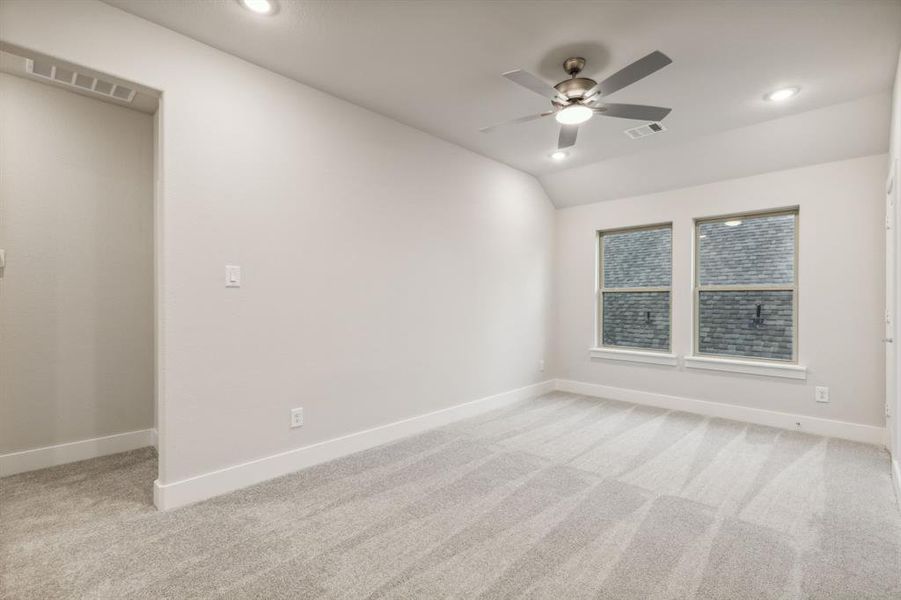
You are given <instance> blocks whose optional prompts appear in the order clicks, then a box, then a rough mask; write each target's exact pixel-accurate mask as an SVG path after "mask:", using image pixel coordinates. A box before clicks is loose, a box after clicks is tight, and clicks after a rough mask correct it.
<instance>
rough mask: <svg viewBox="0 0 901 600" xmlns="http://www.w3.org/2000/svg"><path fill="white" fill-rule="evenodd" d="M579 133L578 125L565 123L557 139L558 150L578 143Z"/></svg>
mask: <svg viewBox="0 0 901 600" xmlns="http://www.w3.org/2000/svg"><path fill="white" fill-rule="evenodd" d="M578 135H579V126H578V125H563V126H562V127H560V137H559V138H558V139H557V150H563V149H564V148H571V147H572V146H575V145H576V136H578Z"/></svg>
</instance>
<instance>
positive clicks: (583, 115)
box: [554, 104, 594, 125]
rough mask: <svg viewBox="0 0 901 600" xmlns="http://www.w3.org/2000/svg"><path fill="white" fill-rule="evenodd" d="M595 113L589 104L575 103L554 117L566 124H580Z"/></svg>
mask: <svg viewBox="0 0 901 600" xmlns="http://www.w3.org/2000/svg"><path fill="white" fill-rule="evenodd" d="M593 114H594V111H593V110H591V109H590V108H588V107H587V106H582V105H581V104H573V105H571V106H567V107H566V108H564V109H563V110H561V111H560V112H558V113H557V115H556V116H555V117H554V118H555V119H557V122H558V123H563V124H564V125H578V124H579V123H584V122H585V121H587V120H588V119H590V118H591V116H592V115H593Z"/></svg>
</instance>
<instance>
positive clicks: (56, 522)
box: [0, 393, 901, 600]
mask: <svg viewBox="0 0 901 600" xmlns="http://www.w3.org/2000/svg"><path fill="white" fill-rule="evenodd" d="M155 474H156V460H155V458H154V455H153V453H152V451H151V450H149V449H147V450H137V451H134V452H128V453H125V454H119V455H116V456H110V457H105V458H101V459H95V460H90V461H85V462H82V463H76V464H73V465H68V466H64V467H57V468H53V469H47V470H44V471H38V472H33V473H27V474H22V475H16V476H13V477H9V478H6V479H3V480H0V523H2V525H0V533H2V550H0V567H2V584H0V597H2V598H4V599H6V598H8V599H10V600H12V599H24V598H35V599H41V600H49V599H52V598H104V599H116V600H119V599H125V598H154V599H156V598H179V599H184V598H260V599H276V598H429V599H432V598H554V599H570V598H610V599H633V598H634V599H638V598H655V599H663V598H723V599H729V600H741V599H745V598H747V599H755V600H756V599H768V598H774V599H776V598H778V599H788V598H812V599H833V598H835V599H844V600H859V599H864V598H894V599H896V600H897V599H898V598H901V513H899V511H898V507H897V505H896V504H895V501H894V497H893V491H892V484H891V480H890V475H889V462H888V456H887V454H886V453H885V451H884V450H881V449H879V448H876V447H873V446H866V445H862V444H855V443H851V442H845V441H841V440H835V439H826V438H821V437H816V436H811V435H805V434H800V433H794V432H787V431H781V430H777V429H770V428H765V427H758V426H753V425H744V424H741V423H736V422H732V421H724V420H718V419H705V418H703V417H699V416H695V415H690V414H685V413H677V412H667V411H664V410H660V409H654V408H647V407H641V406H634V405H630V404H624V403H619V402H610V401H601V400H596V399H588V398H582V397H578V396H574V395H568V394H559V393H558V394H551V395H547V396H544V397H542V398H538V399H535V400H531V401H528V402H524V403H520V404H518V405H516V406H513V407H511V408H507V409H503V410H501V411H497V412H494V413H489V414H486V415H483V416H481V417H477V418H475V419H471V420H468V421H463V422H460V423H457V424H455V425H453V426H450V427H446V428H443V429H439V430H434V431H431V432H428V433H426V434H423V435H420V436H418V437H413V438H409V439H406V440H403V441H401V442H398V443H395V444H393V445H389V446H384V447H380V448H376V449H374V450H370V451H367V452H363V453H360V454H356V455H353V456H350V457H348V458H345V459H342V460H338V461H335V462H332V463H329V464H325V465H321V466H318V467H314V468H311V469H308V470H306V471H303V472H300V473H297V474H294V475H290V476H287V477H283V478H281V479H277V480H274V481H271V482H267V483H264V484H261V485H258V486H255V487H253V488H249V489H246V490H242V491H239V492H236V493H233V494H230V495H227V496H223V497H220V498H217V499H214V500H211V501H208V502H205V503H202V504H198V505H195V506H191V507H187V508H183V509H180V510H176V511H172V512H169V513H159V512H156V511H155V510H154V509H153V507H152V506H151V483H152V481H153V479H154V478H155Z"/></svg>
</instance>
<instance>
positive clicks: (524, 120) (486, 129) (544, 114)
mask: <svg viewBox="0 0 901 600" xmlns="http://www.w3.org/2000/svg"><path fill="white" fill-rule="evenodd" d="M555 112H557V111H555V110H549V111H547V112H542V113H538V114H536V115H527V116H525V117H519V118H518V119H513V120H511V121H504V122H503V123H497V124H495V125H491V126H489V127H483V128H481V129H479V131H481V132H482V133H490V132H492V131H494V130H495V129H497V128H498V127H505V126H507V125H516V124H518V123H528V122H529V121H534V120H536V119H540V118H542V117H547V116H549V115H552V114H554V113H555Z"/></svg>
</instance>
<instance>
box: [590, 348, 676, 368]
mask: <svg viewBox="0 0 901 600" xmlns="http://www.w3.org/2000/svg"><path fill="white" fill-rule="evenodd" d="M588 352H589V354H590V355H591V358H603V359H606V360H623V361H627V362H635V363H645V364H652V365H669V366H675V365H678V364H679V357H678V356H676V355H675V354H669V353H666V352H651V351H647V350H620V349H616V348H589V350H588Z"/></svg>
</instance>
